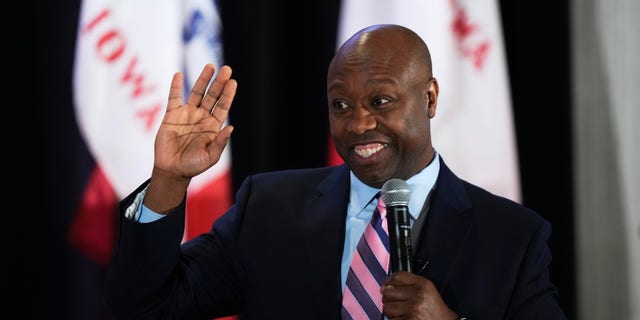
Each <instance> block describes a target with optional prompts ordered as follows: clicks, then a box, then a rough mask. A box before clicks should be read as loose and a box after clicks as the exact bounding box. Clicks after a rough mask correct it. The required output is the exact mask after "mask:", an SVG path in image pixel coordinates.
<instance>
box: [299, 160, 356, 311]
mask: <svg viewBox="0 0 640 320" xmlns="http://www.w3.org/2000/svg"><path fill="white" fill-rule="evenodd" d="M316 190H317V194H316V195H315V196H314V197H311V199H310V200H309V201H308V202H307V204H306V207H305V210H304V211H305V212H304V216H305V220H304V232H305V234H304V239H305V240H304V241H305V245H306V250H307V254H306V257H307V264H306V266H307V268H308V273H307V274H308V275H309V279H310V280H311V281H312V282H313V283H314V285H312V286H311V288H312V290H313V298H314V299H316V300H317V302H318V307H322V308H332V307H335V308H336V312H338V311H339V309H338V308H339V306H340V303H341V299H342V288H341V287H340V264H341V261H342V250H343V247H344V237H345V236H344V235H345V219H346V211H347V203H348V199H349V171H348V169H347V167H346V166H345V165H342V166H339V167H337V168H336V169H335V170H333V172H332V173H331V174H330V175H329V176H327V178H326V179H325V180H324V181H323V182H322V183H320V184H319V185H318V187H317V188H316ZM336 199H337V200H336ZM318 284H320V285H318Z"/></svg>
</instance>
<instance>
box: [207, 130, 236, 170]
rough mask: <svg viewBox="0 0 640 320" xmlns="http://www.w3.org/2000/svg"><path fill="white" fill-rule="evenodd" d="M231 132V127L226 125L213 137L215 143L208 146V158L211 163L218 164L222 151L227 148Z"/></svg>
mask: <svg viewBox="0 0 640 320" xmlns="http://www.w3.org/2000/svg"><path fill="white" fill-rule="evenodd" d="M231 132H233V126H232V125H228V126H226V127H224V128H223V129H222V130H220V132H219V133H218V134H217V135H216V137H215V143H211V144H210V145H209V156H210V157H211V159H212V160H213V162H216V163H217V162H218V160H220V156H221V155H222V150H223V149H224V148H225V147H226V146H227V143H228V142H229V138H231Z"/></svg>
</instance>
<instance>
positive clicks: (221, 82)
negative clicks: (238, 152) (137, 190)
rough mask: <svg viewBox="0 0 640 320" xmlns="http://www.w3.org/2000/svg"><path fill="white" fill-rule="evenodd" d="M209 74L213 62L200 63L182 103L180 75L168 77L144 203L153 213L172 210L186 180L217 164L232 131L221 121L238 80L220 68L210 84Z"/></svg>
mask: <svg viewBox="0 0 640 320" xmlns="http://www.w3.org/2000/svg"><path fill="white" fill-rule="evenodd" d="M214 73H215V67H214V66H213V65H212V64H207V65H205V66H204V68H203V70H202V72H201V73H200V76H199V77H198V80H196V83H195V84H194V85H193V88H192V89H191V92H190V93H189V97H188V98H187V101H186V103H184V104H183V103H182V83H183V76H182V73H180V72H177V73H175V74H174V76H173V79H172V81H171V89H170V90H169V99H168V103H167V110H166V113H165V115H164V118H163V120H162V124H161V125H160V128H159V129H158V133H157V135H156V141H155V154H154V157H155V158H154V166H153V173H152V175H151V184H150V186H149V190H148V192H147V195H146V196H145V201H144V202H145V205H147V206H148V207H149V208H150V209H152V210H154V211H156V212H158V213H166V212H168V211H170V210H171V209H173V208H175V207H176V206H177V205H178V204H179V203H180V202H181V201H182V199H183V197H184V195H185V193H186V190H187V186H188V185H189V182H190V181H191V178H193V177H194V176H196V175H198V174H200V173H202V172H204V171H205V170H207V169H209V168H210V167H211V166H213V165H214V164H216V163H217V162H218V160H219V159H220V155H221V154H222V151H223V150H224V148H225V146H226V145H227V142H228V140H229V137H230V136H231V132H232V131H233V126H231V125H226V126H225V121H226V119H227V115H228V113H229V109H230V108H231V103H232V102H233V98H234V97H235V94H236V88H237V82H236V80H234V79H231V68H230V67H229V66H223V67H222V68H220V70H219V72H218V75H217V77H216V78H215V79H214V80H213V83H212V84H211V86H209V83H210V82H211V78H212V77H213V75H214ZM207 87H208V88H207Z"/></svg>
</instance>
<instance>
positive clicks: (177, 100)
mask: <svg viewBox="0 0 640 320" xmlns="http://www.w3.org/2000/svg"><path fill="white" fill-rule="evenodd" d="M180 104H182V73H180V72H176V73H174V74H173V78H172V79H171V88H169V101H168V102H167V111H169V110H172V109H175V108H177V107H179V106H180Z"/></svg>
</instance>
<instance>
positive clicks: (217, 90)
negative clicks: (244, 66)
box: [202, 66, 231, 113]
mask: <svg viewBox="0 0 640 320" xmlns="http://www.w3.org/2000/svg"><path fill="white" fill-rule="evenodd" d="M229 79H231V67H229V66H222V68H220V71H218V75H217V76H216V78H215V79H214V80H213V83H212V84H211V86H210V87H209V90H207V94H206V95H205V96H204V98H203V99H202V107H203V108H205V109H207V111H209V113H211V110H212V109H213V108H214V107H215V105H216V104H217V103H218V100H219V98H220V95H221V93H222V90H223V89H224V87H225V85H226V83H227V81H228V80H229Z"/></svg>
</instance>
